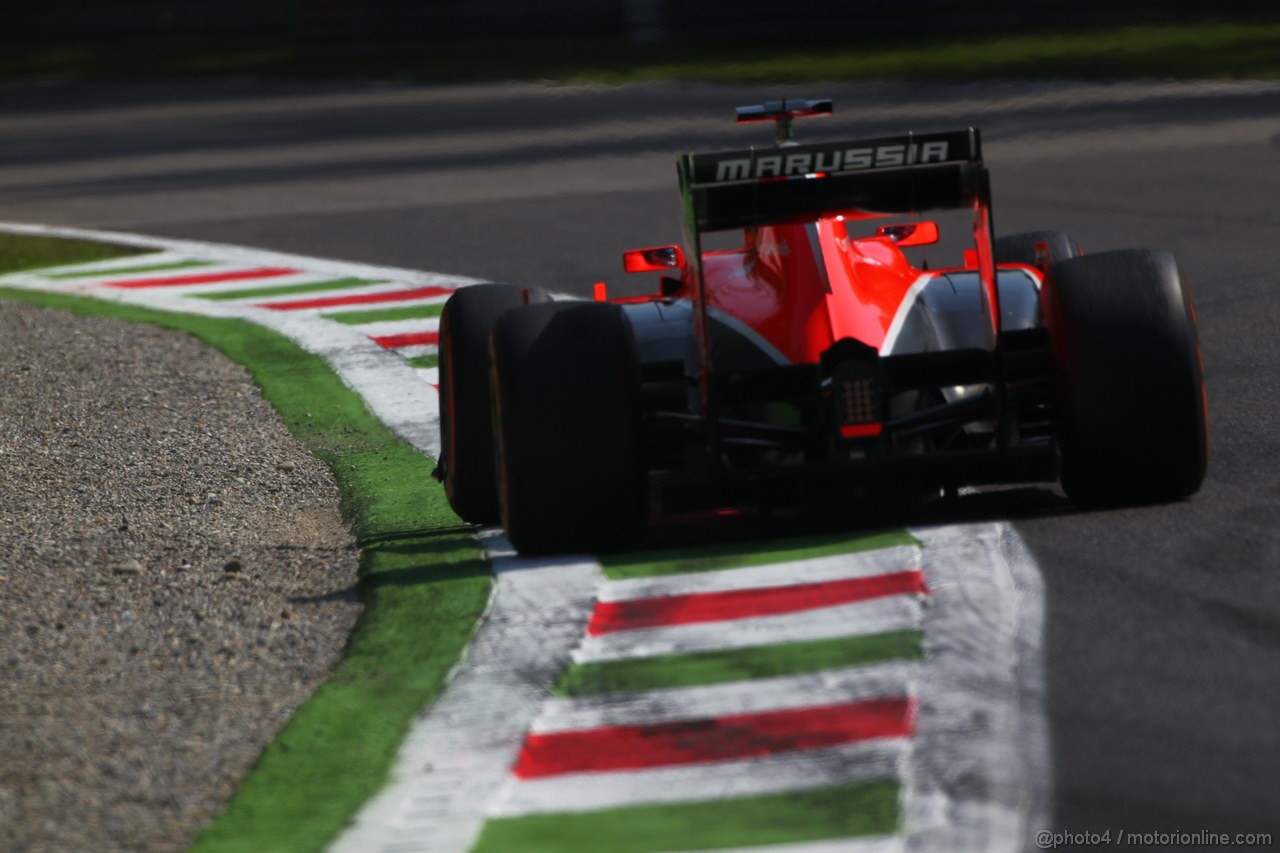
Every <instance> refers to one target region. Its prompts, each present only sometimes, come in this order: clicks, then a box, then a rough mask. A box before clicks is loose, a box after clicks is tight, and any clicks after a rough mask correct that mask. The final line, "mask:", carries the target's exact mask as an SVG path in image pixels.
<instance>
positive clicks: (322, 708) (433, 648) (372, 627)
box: [0, 288, 490, 853]
mask: <svg viewBox="0 0 1280 853" xmlns="http://www.w3.org/2000/svg"><path fill="white" fill-rule="evenodd" d="M0 297H3V298H10V299H15V300H20V301H23V302H28V303H34V304H38V305H45V306H49V307H55V308H63V309H68V310H71V311H75V312H77V313H80V314H87V315H95V316H109V317H117V318H120V319H124V320H129V321H132V322H143V323H150V324H152V325H156V326H161V327H164V328H169V329H176V330H180V331H183V332H188V333H190V334H193V335H195V336H196V337H197V338H199V339H201V340H203V341H205V342H206V343H209V344H211V345H213V346H214V347H216V348H217V349H219V350H221V351H222V352H223V353H224V354H226V355H227V356H228V357H230V358H231V359H232V360H234V361H237V362H239V363H240V364H242V365H244V366H245V367H246V368H248V370H249V372H250V373H251V374H252V375H253V377H254V379H255V381H256V382H257V383H258V385H259V386H260V387H261V389H262V393H263V396H264V397H265V398H266V399H267V400H269V401H270V402H271V403H272V404H273V405H274V406H275V407H276V409H277V411H279V413H280V415H281V418H282V419H283V420H284V422H285V424H286V425H287V426H288V427H289V429H290V430H291V431H292V432H293V433H294V435H295V436H297V437H298V438H299V439H300V440H301V441H302V442H303V443H304V444H305V445H306V446H307V447H308V448H309V449H310V450H311V452H312V453H314V454H315V455H316V456H317V457H319V458H320V459H322V460H323V461H325V462H326V463H328V464H329V466H330V467H331V468H332V470H333V473H334V477H335V479H336V480H337V483H338V487H339V489H340V491H341V495H342V508H343V512H344V515H345V516H346V517H347V518H348V519H349V520H350V521H351V524H352V530H353V532H354V533H355V536H356V538H357V540H358V542H359V544H360V546H361V548H362V553H361V564H360V578H359V581H358V584H357V590H358V593H359V595H360V598H361V601H362V602H363V605H364V608H363V610H362V613H361V615H360V619H359V621H358V623H357V625H356V628H355V630H354V631H353V632H352V635H351V637H350V639H349V640H348V644H347V648H346V652H345V656H344V658H343V660H342V661H341V663H339V664H338V666H337V668H336V669H335V670H334V672H333V674H332V676H331V677H330V679H329V681H327V682H326V683H325V684H323V685H321V687H320V688H319V689H318V690H316V692H315V693H314V694H313V695H312V697H311V698H310V699H309V700H308V701H307V702H306V703H305V704H303V705H302V706H301V707H300V708H299V709H298V711H297V712H296V713H295V714H294V716H293V718H292V719H291V720H290V721H289V723H288V724H287V725H286V726H285V727H284V729H283V730H281V732H280V733H279V734H278V735H277V737H276V739H275V740H274V741H273V742H272V743H271V744H270V745H268V747H267V748H266V749H265V750H264V751H263V753H262V755H261V756H260V757H259V758H258V760H257V762H256V763H255V765H254V766H253V768H252V770H251V771H250V773H249V775H248V776H247V778H246V779H245V780H244V781H243V783H242V784H241V786H240V788H239V790H238V791H237V792H236V794H235V796H234V797H233V798H232V799H231V802H230V804H229V805H228V808H227V811H226V812H225V813H224V814H222V815H221V816H220V817H219V818H217V819H216V820H215V821H214V822H213V823H212V824H211V825H210V826H208V827H207V828H206V829H205V830H204V831H203V832H202V833H201V834H200V836H199V837H198V838H197V840H196V842H195V844H194V846H193V847H192V848H191V849H192V850H193V851H197V853H212V851H247V850H253V851H276V850H279V851H286V850H287V851H313V850H315V851H318V850H321V849H323V847H324V846H325V845H326V844H328V843H329V842H330V841H331V840H332V839H333V837H334V836H335V835H336V834H337V833H338V832H339V831H340V830H341V829H342V828H343V827H344V826H345V825H346V823H347V822H348V821H349V819H350V818H351V817H352V816H353V815H354V814H355V812H356V811H357V809H358V808H359V807H360V806H361V804H362V803H364V801H365V800H366V799H367V798H368V797H369V796H370V795H371V794H373V793H374V792H375V791H376V790H377V789H378V788H379V787H380V786H381V785H382V784H383V783H384V781H385V779H386V776H387V772H388V770H389V768H390V765H391V762H392V760H393V759H394V756H395V751H396V749H397V746H398V745H399V743H400V741H401V739H402V738H403V735H404V733H405V731H406V729H407V727H408V725H409V723H410V721H411V720H412V719H413V717H414V716H415V715H416V714H417V713H418V712H419V711H420V710H421V709H422V708H423V706H424V705H426V704H427V703H428V702H430V701H431V700H432V699H433V698H434V697H435V696H436V695H437V694H438V692H439V691H440V689H441V688H442V686H443V683H444V678H445V675H446V673H447V672H448V670H449V668H450V667H451V666H452V665H453V664H454V663H455V662H456V661H457V660H458V659H459V656H460V655H461V653H462V650H463V648H464V646H465V644H466V642H467V640H468V639H469V637H470V635H471V632H472V630H473V629H474V627H475V624H476V621H477V619H478V618H479V616H480V614H481V612H482V611H483V608H484V606H485V602H486V601H487V598H488V594H489V587H490V576H489V570H488V566H487V565H486V563H485V562H484V560H483V557H482V553H481V551H480V549H479V547H478V546H477V543H476V541H475V538H474V537H473V536H472V535H471V531H470V528H469V527H466V526H464V525H462V524H460V522H459V521H458V519H457V517H456V516H455V515H454V514H453V512H452V511H451V510H450V509H449V507H448V504H447V502H446V500H445V497H444V493H443V490H442V488H441V487H440V486H439V484H438V483H436V481H435V480H433V479H431V477H430V472H431V468H432V466H433V463H432V462H431V460H430V459H428V458H427V457H425V456H423V455H422V454H421V453H418V452H417V451H416V450H414V449H413V448H411V447H409V446H408V445H406V444H405V443H404V442H402V441H400V440H399V439H397V438H396V437H395V436H394V435H393V434H392V433H391V432H390V431H389V430H387V428H386V427H385V426H383V425H382V424H381V423H380V422H379V421H377V420H376V419H375V418H374V417H373V415H371V414H370V413H369V411H368V410H367V409H366V408H365V406H364V403H363V401H362V400H361V399H360V397H359V396H358V395H357V394H356V393H355V392H354V391H352V390H350V389H349V388H347V387H346V386H345V385H344V384H343V383H342V381H341V380H340V379H339V378H338V377H337V376H336V375H335V374H334V373H333V372H332V371H331V370H330V369H329V367H328V365H327V364H326V363H325V362H324V360H323V359H321V358H320V357H318V356H315V355H312V354H310V353H307V352H305V351H303V350H301V349H300V348H298V347H297V346H295V345H294V344H293V343H292V342H290V341H289V340H287V339H286V338H284V337H282V336H280V335H278V334H276V333H274V332H271V331H268V330H266V329H263V328H261V327H258V326H255V325H253V324H251V323H247V322H244V321H240V320H223V319H210V318H204V317H196V316H192V315H187V314H170V313H164V312H158V311H153V310H149V309H143V308H138V307H135V306H128V305H122V304H119V303H113V302H101V301H97V300H92V299H87V298H80V297H69V296H65V295H62V294H52V293H39V292H33V291H27V290H14V289H8V288H0Z"/></svg>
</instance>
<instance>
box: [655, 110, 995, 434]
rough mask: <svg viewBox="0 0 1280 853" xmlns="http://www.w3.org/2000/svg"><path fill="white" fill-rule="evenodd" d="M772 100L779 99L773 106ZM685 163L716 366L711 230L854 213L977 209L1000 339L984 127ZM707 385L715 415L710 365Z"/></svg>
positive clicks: (983, 271) (696, 273) (982, 269)
mask: <svg viewBox="0 0 1280 853" xmlns="http://www.w3.org/2000/svg"><path fill="white" fill-rule="evenodd" d="M769 106H772V105H766V107H769ZM786 106H787V104H784V105H783V107H786ZM766 111H767V110H766ZM774 112H777V110H774ZM765 117H766V118H767V117H768V116H765ZM677 165H678V168H679V172H680V194H681V198H682V200H683V202H684V214H685V215H684V220H685V222H684V226H685V227H684V230H685V243H686V248H687V255H686V258H687V262H688V270H687V272H686V276H687V280H688V282H689V285H690V289H691V291H692V293H693V298H694V303H695V306H696V311H697V317H698V321H697V322H698V326H697V335H698V346H699V349H700V351H701V358H702V363H703V364H704V365H709V364H710V363H711V350H710V347H711V343H710V341H711V335H710V319H709V318H710V314H709V309H708V307H707V299H706V293H705V292H704V291H703V286H702V235H703V234H705V233H707V232H712V231H728V230H732V229H737V228H752V227H756V226H760V225H771V224H782V223H789V222H812V221H814V220H817V219H820V218H822V217H824V216H833V215H836V214H839V213H842V212H848V211H852V210H864V211H868V212H874V213H887V214H897V213H914V212H917V211H924V210H935V209H939V208H951V209H955V208H968V209H970V210H972V211H973V214H974V221H973V237H974V242H975V245H976V247H977V255H978V273H979V279H980V281H981V282H982V296H983V298H982V302H983V313H984V314H985V315H986V321H987V331H988V338H989V340H990V342H991V345H992V346H996V344H997V341H998V340H999V335H1000V295H999V292H998V291H997V288H996V276H995V257H994V252H993V249H992V225H991V189H990V179H989V177H988V174H987V170H986V167H985V166H983V164H982V141H981V138H980V136H979V134H978V131H977V129H976V128H972V127H971V128H968V129H966V130H958V131H951V132H946V133H929V134H910V133H909V134H907V135H905V136H890V137H884V138H880V139H868V140H863V141H857V142H833V143H819V144H813V145H796V144H794V143H784V144H782V145H779V146H777V147H775V148H765V149H748V150H746V151H730V152H720V153H714V154H686V155H684V156H682V157H681V158H680V160H679V162H678V164H677ZM699 385H700V393H701V395H702V399H703V401H704V403H703V404H704V407H705V409H706V411H707V412H708V413H714V411H715V402H714V400H713V399H712V396H711V384H710V377H709V371H706V370H704V371H702V374H701V376H700V377H699ZM711 420H714V418H709V422H710V421H711ZM709 428H710V427H709ZM713 444H714V440H713Z"/></svg>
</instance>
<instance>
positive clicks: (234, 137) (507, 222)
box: [0, 82, 1280, 838]
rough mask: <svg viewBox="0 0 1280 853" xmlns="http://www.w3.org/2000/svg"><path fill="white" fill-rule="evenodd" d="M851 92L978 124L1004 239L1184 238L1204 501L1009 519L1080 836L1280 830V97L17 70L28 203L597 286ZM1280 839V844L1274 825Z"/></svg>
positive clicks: (896, 109)
mask: <svg viewBox="0 0 1280 853" xmlns="http://www.w3.org/2000/svg"><path fill="white" fill-rule="evenodd" d="M779 95H790V96H828V97H833V98H835V100H836V109H837V113H838V115H837V116H836V117H835V118H832V119H826V120H817V121H814V122H808V123H805V124H801V125H800V126H799V132H800V134H801V136H802V137H803V138H807V139H814V140H817V139H822V138H835V137H838V136H844V135H879V134H882V133H893V132H898V131H901V130H906V129H912V130H917V131H923V130H930V129H949V128H951V127H952V126H965V125H968V124H974V125H977V126H980V127H981V128H982V129H983V131H984V134H985V139H986V142H987V149H986V154H987V162H988V165H989V167H990V168H991V170H992V172H993V176H994V198H995V216H996V228H997V233H1010V232H1014V231H1019V230H1029V229H1035V228H1059V229H1063V230H1066V231H1068V232H1070V233H1071V234H1072V236H1074V237H1075V238H1076V239H1077V240H1078V241H1079V242H1080V243H1081V244H1082V245H1083V246H1084V247H1085V249H1086V250H1101V249H1108V248H1122V247H1127V246H1146V247H1151V248H1161V249H1169V250H1171V251H1173V252H1174V253H1175V255H1176V257H1177V258H1178V261H1179V263H1180V265H1181V267H1182V270H1183V272H1184V275H1185V276H1186V277H1187V278H1188V279H1189V280H1190V281H1191V282H1192V285H1193V288H1194V294H1195V298H1196V304H1197V307H1198V310H1199V317H1200V324H1201V335H1202V341H1203V345H1204V354H1205V362H1206V369H1207V381H1208V389H1209V406H1210V418H1211V428H1212V456H1211V460H1210V469H1209V479H1208V481H1207V483H1206V484H1205V487H1204V490H1203V491H1202V493H1201V494H1200V495H1198V496H1197V497H1196V498H1195V499H1194V500H1191V501H1188V502H1186V503H1182V504H1177V505H1171V506H1159V507H1151V508H1142V509H1128V510H1119V511H1109V512H1096V513H1079V512H1075V511H1074V510H1072V509H1071V508H1070V507H1069V506H1068V505H1066V504H1065V503H1064V502H1063V501H1062V500H1061V499H1060V498H1058V497H1057V496H1056V495H1054V494H1052V493H1049V492H1040V491H1034V490H1032V491H1027V490H1020V491H1017V492H1013V493H1010V494H1008V495H1005V496H999V497H995V498H992V497H989V496H984V497H977V498H973V499H971V500H969V501H968V502H966V503H963V504H962V506H961V507H960V508H959V510H958V511H957V513H956V517H957V518H966V517H993V516H994V517H1012V518H1014V519H1016V522H1017V527H1018V529H1019V530H1020V531H1021V533H1022V534H1023V536H1024V537H1025V539H1026V540H1027V541H1028V542H1029V544H1030V545H1031V547H1032V549H1033V551H1034V553H1035V555H1036V557H1037V559H1038V560H1039V563H1040V566H1041V568H1042V571H1043V575H1044V582H1045V587H1046V591H1047V602H1046V605H1047V616H1048V622H1047V637H1046V646H1045V649H1046V657H1047V660H1046V663H1047V681H1048V689H1049V701H1048V715H1049V720H1050V724H1051V731H1052V737H1053V759H1054V768H1055V786H1056V790H1057V798H1056V821H1055V822H1056V826H1055V827H1054V828H1056V829H1059V830H1068V831H1075V832H1081V831H1094V832H1101V831H1104V830H1106V829H1112V830H1116V829H1121V830H1124V831H1139V830H1150V829H1163V830H1181V831H1187V832H1193V831H1197V830H1208V829H1212V830H1216V831H1226V832H1238V831H1247V830H1270V831H1273V832H1277V833H1280V532H1278V531H1277V521H1280V469H1278V460H1280V436H1278V435H1277V431H1278V430H1280V404H1278V403H1277V396H1278V395H1280V366H1278V359H1280V347H1277V343H1276V335H1275V326H1276V324H1277V321H1278V320H1280V286H1278V285H1277V281H1276V274H1275V270H1276V269H1277V268H1278V267H1280V213H1278V212H1277V209H1276V202H1275V199H1276V198H1277V195H1278V192H1277V191H1278V190H1280V147H1278V140H1280V86H1276V85H1270V86H1264V85H1261V84H1258V85H1234V86H1218V85H1208V84H1203V85H1201V84H1197V85H1182V86H1174V85H1165V84H1156V83H1152V84H1140V85H1126V86H1098V85H1091V86H1087V87H1085V86H1070V85H1066V84H1043V85H1033V84H987V85H968V86H956V87H948V86H938V85H892V86H890V85H884V86H875V85H858V86H843V85H841V86H835V85H827V86H812V87H802V88H800V89H799V90H797V89H795V88H792V89H789V90H787V91H785V92H783V91H779V90H777V89H774V88H771V87H765V86H761V87H715V86H708V85H675V84H652V85H642V86H634V87H628V88H623V89H607V88H599V89H595V88H544V87H538V86H528V85H501V86H498V85H494V86H475V87H460V88H449V89H431V88H416V89H415V88H398V87H392V86H383V87H376V86H345V87H344V86H339V85H331V86H318V85H306V86H303V85H293V84H272V85H270V86H263V85H250V84H247V83H238V82H228V83H202V84H199V85H195V84H182V85H178V84H130V85H127V86H124V85H121V86H110V85H105V84H102V85H75V84H58V83H51V84H46V85H23V86H16V85H15V86H9V87H7V88H0V110H2V111H0V220H3V221H17V222H39V223H46V224H62V225H78V226H85V227H98V228H106V229H112V230H133V231H137V232H141V233H147V234H154V235H163V236H170V237H184V238H194V239H202V240H211V241H225V242H230V243H237V244H244V245H249V246H255V247H263V248H270V249H279V250H287V251H296V252H302V253H307V254H314V255H320V256H326V257H335V258H342V259H347V260H359V261H369V262H373V263H379V264H392V265H403V266H408V267H413V268H419V269H427V270H433V271H438V272H446V273H459V274H465V275H471V276H480V277H489V278H493V279H498V280H509V281H518V282H523V283H528V284H536V285H543V286H547V287H552V288H557V289H562V290H570V291H576V292H580V293H586V292H588V290H587V289H588V288H589V286H590V285H591V283H593V282H595V281H597V280H602V279H603V280H607V281H609V282H610V284H611V286H612V287H613V290H614V292H615V293H616V292H620V291H621V289H622V288H623V287H630V288H631V289H632V290H636V289H644V288H645V287H647V286H648V284H649V282H647V281H635V280H632V281H631V282H626V283H624V281H623V276H622V273H621V264H620V259H619V253H620V252H621V251H622V250H623V249H626V248H631V247H638V246H645V245H652V244H657V243H666V242H678V241H679V239H680V232H679V220H678V213H679V206H678V202H677V195H676V189H675V171H674V155H675V154H676V153H677V152H679V151H681V150H684V149H689V150H696V149H707V148H713V147H719V146H731V147H737V146H741V145H743V144H744V143H748V144H767V143H768V141H769V138H770V131H769V129H768V128H767V127H766V126H759V125H758V126H752V127H743V128H736V127H734V126H733V125H732V123H731V122H730V116H731V115H732V113H731V110H730V108H731V107H733V106H734V105H737V104H742V103H750V102H756V101H759V100H763V99H766V98H769V97H777V96H779ZM1277 838H1280V834H1278V835H1277Z"/></svg>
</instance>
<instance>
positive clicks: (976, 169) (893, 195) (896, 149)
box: [679, 128, 986, 233]
mask: <svg viewBox="0 0 1280 853" xmlns="http://www.w3.org/2000/svg"><path fill="white" fill-rule="evenodd" d="M679 169H680V189H681V193H682V195H683V196H684V201H685V212H686V219H687V222H686V226H687V227H691V228H692V229H695V230H696V231H697V232H699V233H706V232H709V231H727V230H731V229H736V228H749V227H753V226H758V225H766V224H773V223H781V222H796V221H812V220H815V219H819V218H821V217H823V216H825V215H830V214H834V213H838V212H840V211H845V210H853V209H858V210H867V211H874V212H880V213H909V212H914V211H920V210H929V209H937V208H959V207H968V206H970V205H972V204H973V201H974V199H975V197H977V196H978V195H979V194H981V193H982V192H983V191H984V188H985V186H986V170H985V168H984V167H983V165H982V147H981V140H980V138H979V135H978V131H977V129H976V128H969V129H967V130H960V131H952V132H947V133H929V134H907V135H905V136H892V137H884V138H881V139H869V140H862V141H857V142H834V143H819V144H812V145H784V146H780V147H777V148H765V149H754V148H753V149H748V150H745V151H729V152H719V153H713V154H686V155H684V156H683V157H681V158H680V162H679Z"/></svg>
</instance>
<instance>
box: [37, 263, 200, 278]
mask: <svg viewBox="0 0 1280 853" xmlns="http://www.w3.org/2000/svg"><path fill="white" fill-rule="evenodd" d="M211 266H214V263H213V262H212V261H170V262H169V263H165V264H141V265H139V266H132V267H109V268H107V269H91V270H76V271H75V272H59V273H45V274H44V277H45V278H48V279H52V280H54V281H59V280H62V279H77V278H94V277H95V276H102V275H132V274H135V273H143V272H165V271H167V270H187V269H193V268H195V267H211Z"/></svg>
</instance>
